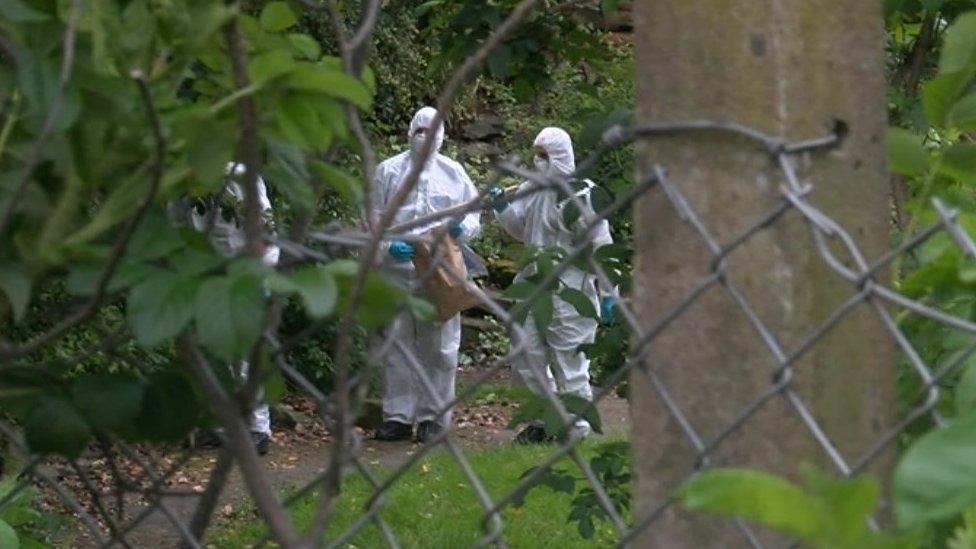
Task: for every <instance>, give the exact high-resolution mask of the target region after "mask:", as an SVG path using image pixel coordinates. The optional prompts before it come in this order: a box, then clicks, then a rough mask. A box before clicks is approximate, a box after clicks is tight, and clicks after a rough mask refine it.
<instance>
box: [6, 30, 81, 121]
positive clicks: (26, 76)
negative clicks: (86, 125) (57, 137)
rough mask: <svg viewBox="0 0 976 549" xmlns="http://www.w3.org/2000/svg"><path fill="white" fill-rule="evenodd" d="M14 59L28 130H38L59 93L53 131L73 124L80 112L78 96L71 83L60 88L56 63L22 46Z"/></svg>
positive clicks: (58, 69) (79, 96)
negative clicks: (26, 111)
mask: <svg viewBox="0 0 976 549" xmlns="http://www.w3.org/2000/svg"><path fill="white" fill-rule="evenodd" d="M19 54H20V55H19V56H18V58H17V81H18V84H19V87H20V90H21V92H22V93H23V94H24V98H25V99H26V100H27V105H28V107H29V111H28V116H29V118H30V120H31V130H32V131H33V132H35V133H39V132H40V130H41V128H42V126H43V125H44V122H45V120H46V119H47V117H48V115H49V114H50V111H51V108H52V107H53V106H54V104H55V100H56V98H57V97H58V96H59V95H60V96H61V99H60V103H59V104H58V105H59V106H58V112H57V115H56V117H55V123H54V126H53V129H54V131H56V132H63V131H65V130H67V129H69V128H70V127H71V126H73V125H74V123H75V121H77V120H78V115H79V114H80V113H81V95H80V93H79V92H78V90H77V89H76V88H75V87H73V86H71V85H70V84H69V85H68V86H67V88H66V89H65V90H64V91H63V94H62V91H61V89H60V88H61V75H60V72H61V69H60V65H59V63H58V62H56V61H55V60H54V59H51V58H49V57H47V56H46V55H45V54H41V53H39V52H35V51H31V50H28V49H21V50H20V51H19Z"/></svg>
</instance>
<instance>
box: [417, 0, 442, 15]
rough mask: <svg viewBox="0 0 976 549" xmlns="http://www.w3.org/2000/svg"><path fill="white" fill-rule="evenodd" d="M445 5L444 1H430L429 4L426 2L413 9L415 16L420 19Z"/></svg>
mask: <svg viewBox="0 0 976 549" xmlns="http://www.w3.org/2000/svg"><path fill="white" fill-rule="evenodd" d="M443 3H444V0H428V1H427V2H424V3H423V4H420V5H419V6H417V7H416V8H414V9H413V16H414V17H416V18H418V19H419V18H421V17H423V16H424V15H427V13H428V12H430V10H432V9H434V8H436V7H437V6H440V5H442V4H443Z"/></svg>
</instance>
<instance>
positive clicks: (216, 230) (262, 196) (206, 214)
mask: <svg viewBox="0 0 976 549" xmlns="http://www.w3.org/2000/svg"><path fill="white" fill-rule="evenodd" d="M226 171H227V176H228V179H227V182H226V183H225V184H224V188H223V189H222V192H224V193H227V194H228V195H229V197H228V198H229V199H230V201H231V202H236V203H237V205H238V208H237V212H236V213H240V207H239V206H240V205H241V204H242V203H243V202H244V189H243V188H241V186H240V184H239V183H238V182H237V180H239V178H240V177H241V176H243V175H244V173H245V172H246V168H245V167H244V165H243V164H240V163H237V162H230V163H228V164H227V170H226ZM257 190H258V202H259V203H260V205H261V211H262V213H263V214H264V216H265V217H266V218H268V217H270V215H271V201H270V200H269V199H268V191H267V187H266V186H265V184H264V180H263V179H262V178H261V177H260V176H258V180H257ZM178 207H179V206H178V205H177V203H171V204H170V217H175V218H177V219H185V217H183V216H181V212H178V211H176V208H178ZM218 210H219V208H218ZM188 215H189V224H190V225H191V226H192V227H193V229H194V230H196V231H199V232H201V233H203V232H207V229H208V225H210V224H212V225H210V227H209V229H210V230H209V232H208V233H207V234H208V238H209V240H210V244H211V245H212V246H213V248H214V250H215V251H216V252H217V253H218V254H220V255H222V256H224V257H235V256H237V255H239V254H241V253H242V252H243V251H244V247H245V246H246V245H247V237H246V235H245V234H244V228H243V227H242V225H241V223H242V220H241V219H238V218H237V217H233V218H231V219H225V218H224V215H223V212H220V211H212V210H211V209H210V208H207V209H205V210H204V211H202V212H201V211H197V209H196V208H194V207H190V209H189V212H188ZM280 255H281V250H280V249H279V248H278V247H277V246H274V245H267V246H266V247H265V249H264V256H263V257H262V258H261V261H262V262H263V263H264V264H265V265H269V266H274V265H277V264H278V258H279V256H280ZM247 372H248V364H247V362H242V363H241V365H240V375H241V376H242V377H246V376H247ZM259 398H260V395H259ZM250 429H251V431H254V432H257V433H264V434H266V435H270V434H271V414H270V412H269V410H268V405H267V404H264V403H260V404H258V405H257V406H255V408H254V410H253V411H252V412H251V421H250Z"/></svg>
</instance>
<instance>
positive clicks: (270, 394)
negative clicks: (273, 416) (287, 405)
mask: <svg viewBox="0 0 976 549" xmlns="http://www.w3.org/2000/svg"><path fill="white" fill-rule="evenodd" d="M287 392H288V385H287V384H286V383H285V378H284V376H282V375H281V372H279V371H277V370H275V371H274V372H272V373H271V374H270V375H268V377H267V380H266V381H265V382H264V402H267V403H268V404H277V403H278V402H281V398H282V397H283V396H285V393H287Z"/></svg>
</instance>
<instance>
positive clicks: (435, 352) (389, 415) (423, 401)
mask: <svg viewBox="0 0 976 549" xmlns="http://www.w3.org/2000/svg"><path fill="white" fill-rule="evenodd" d="M398 274H399V276H398V277H397V278H399V281H400V282H401V283H407V282H409V281H410V279H412V276H411V277H409V278H408V277H407V276H405V275H404V274H402V273H398ZM394 276H396V275H394ZM387 333H388V337H392V338H393V339H394V340H395V341H397V342H401V343H402V344H403V346H404V347H406V348H407V349H409V351H410V352H411V353H412V354H413V356H414V358H415V359H416V361H417V362H418V363H419V366H420V367H421V368H423V370H424V372H425V373H426V374H427V378H428V379H429V380H430V384H431V385H432V388H433V389H434V395H431V394H430V392H429V391H428V388H427V387H426V386H425V384H424V382H423V379H422V378H421V377H420V375H419V374H418V373H417V371H416V369H415V368H414V367H413V366H411V363H410V359H409V358H408V357H407V355H406V354H405V353H404V352H403V351H401V350H400V349H399V348H397V347H396V346H395V345H394V346H393V347H392V348H391V349H390V351H389V354H388V355H387V357H386V365H385V374H386V392H385V394H384V398H383V419H384V420H390V421H397V422H400V423H406V424H411V423H413V422H414V421H418V422H420V421H434V422H436V423H438V424H439V425H449V424H450V421H451V412H450V410H448V411H447V413H446V414H445V415H442V416H438V415H437V414H438V412H440V409H441V408H442V407H443V405H445V404H447V403H448V402H450V401H451V400H453V399H454V381H455V377H456V375H457V363H458V351H459V349H460V348H461V315H454V316H453V317H451V318H450V319H448V320H447V321H446V322H444V324H441V325H437V324H433V323H430V322H423V321H419V320H417V319H415V318H414V317H413V316H412V315H411V314H410V312H409V311H403V312H401V313H400V314H399V315H398V316H397V318H396V320H395V321H394V322H393V325H392V326H391V327H390V329H389V330H388V332H387Z"/></svg>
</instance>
